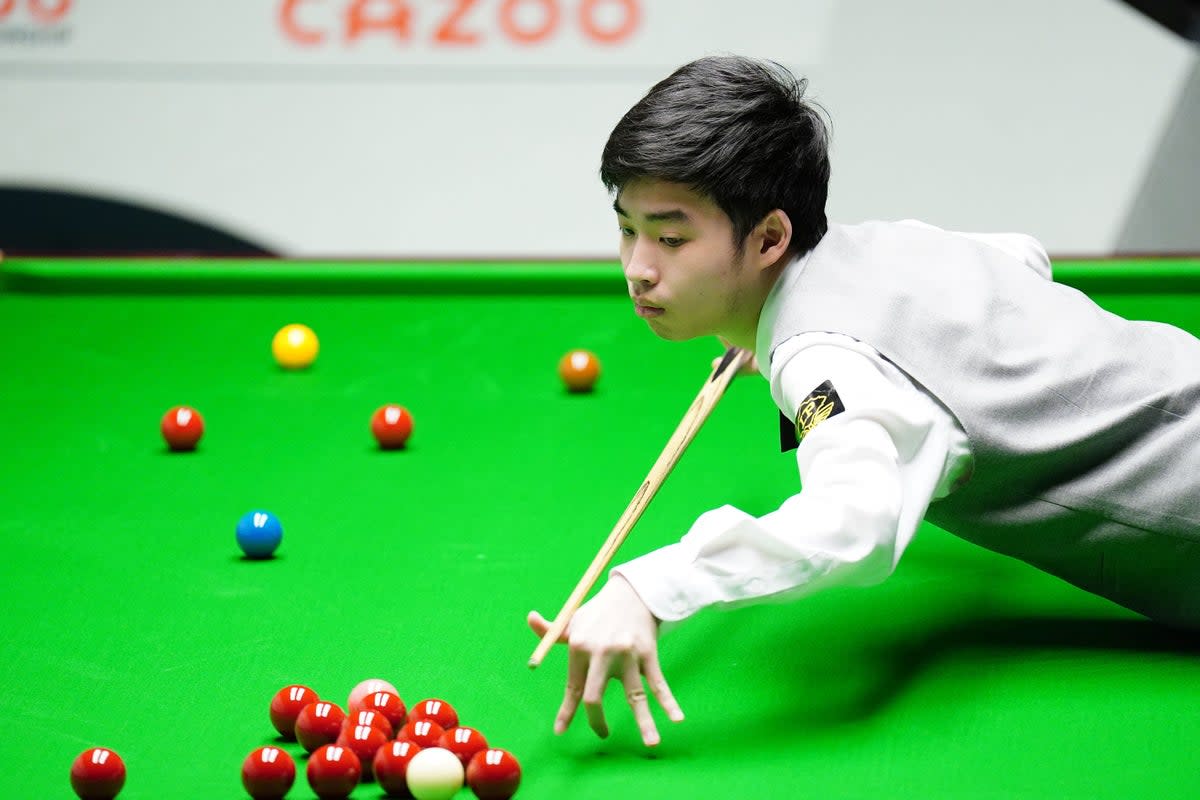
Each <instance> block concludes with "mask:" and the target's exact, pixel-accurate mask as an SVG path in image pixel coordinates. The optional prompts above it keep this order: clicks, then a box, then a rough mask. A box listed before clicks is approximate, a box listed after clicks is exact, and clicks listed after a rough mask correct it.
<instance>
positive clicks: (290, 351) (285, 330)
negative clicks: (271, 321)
mask: <svg viewBox="0 0 1200 800" xmlns="http://www.w3.org/2000/svg"><path fill="white" fill-rule="evenodd" d="M320 349H321V343H320V342H319V341H317V335H316V334H315V333H313V330H312V328H310V327H308V326H307V325H300V324H293V325H284V326H283V327H282V328H280V329H279V332H278V333H276V334H275V338H274V339H273V340H271V352H272V353H273V354H274V355H275V360H276V361H277V362H279V366H281V367H283V368H284V369H304V368H305V367H307V366H309V365H310V364H312V363H313V362H314V361H316V360H317V351H319V350H320Z"/></svg>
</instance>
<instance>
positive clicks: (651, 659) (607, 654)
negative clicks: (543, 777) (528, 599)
mask: <svg viewBox="0 0 1200 800" xmlns="http://www.w3.org/2000/svg"><path fill="white" fill-rule="evenodd" d="M528 622H529V627H530V628H532V629H533V632H534V633H536V634H537V635H538V636H539V637H541V636H542V635H543V634H545V632H546V631H547V630H548V629H549V628H550V622H549V621H548V620H547V619H546V618H545V617H543V616H542V615H541V614H539V613H538V612H536V611H530V612H529V617H528ZM559 641H560V642H565V643H566V644H567V645H568V649H569V652H568V655H567V691H566V694H565V696H564V697H563V702H562V706H561V707H560V708H559V709H558V716H557V717H556V718H555V720H554V732H555V733H562V732H563V731H565V730H566V729H567V726H568V725H569V724H570V723H571V720H572V719H573V718H574V716H575V711H576V710H577V709H578V708H579V701H580V700H581V699H582V700H583V707H584V709H585V710H586V711H587V716H588V724H589V725H591V727H592V730H594V731H595V732H596V734H597V735H598V736H600V737H602V738H603V737H606V736H608V723H607V722H606V721H605V719H604V705H603V699H604V687H605V685H606V684H607V683H608V681H609V680H619V681H620V682H621V684H622V686H623V687H624V689H625V699H626V701H627V702H628V703H629V707H630V708H631V709H633V717H634V719H635V720H636V721H637V724H638V728H639V729H641V732H642V742H643V743H645V745H646V746H647V747H653V746H654V745H656V744H658V743H659V741H660V739H659V735H658V729H657V728H656V727H655V726H654V718H653V717H652V716H651V715H650V703H649V700H648V699H647V697H646V690H645V688H643V686H642V677H643V676H645V678H646V684H647V685H648V686H649V687H650V691H651V693H652V694H653V695H654V697H655V699H656V700H658V704H659V705H660V706H662V708H663V710H664V711H665V712H666V713H667V716H668V717H669V718H670V719H671V720H672V721H673V722H680V721H682V720H683V711H682V710H680V708H679V704H678V703H676V702H675V697H674V695H672V694H671V689H670V687H669V686H667V680H666V678H664V677H663V674H662V669H661V668H660V667H659V664H658V620H656V619H655V618H654V615H653V614H651V613H650V609H648V608H646V605H645V604H644V603H643V602H642V599H641V598H640V597H638V594H637V592H635V591H634V590H633V587H632V586H630V585H629V582H628V581H626V580H625V579H624V578H622V577H620V576H619V575H614V576H612V578H610V579H609V581H608V583H606V584H605V585H604V588H602V589H601V590H600V591H599V592H597V593H596V596H595V597H593V598H592V599H591V600H589V601H588V602H587V603H586V604H584V605H583V607H582V608H580V609H579V610H578V611H577V612H575V616H574V617H572V618H571V623H570V624H569V625H568V626H567V630H566V631H565V632H564V633H563V636H562V638H561V639H559Z"/></svg>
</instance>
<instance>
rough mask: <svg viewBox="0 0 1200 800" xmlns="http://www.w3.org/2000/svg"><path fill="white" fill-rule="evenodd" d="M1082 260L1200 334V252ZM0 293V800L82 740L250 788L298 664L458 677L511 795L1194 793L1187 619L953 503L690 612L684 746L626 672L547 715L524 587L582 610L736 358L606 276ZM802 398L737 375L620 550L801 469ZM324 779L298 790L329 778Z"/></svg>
mask: <svg viewBox="0 0 1200 800" xmlns="http://www.w3.org/2000/svg"><path fill="white" fill-rule="evenodd" d="M1057 275H1058V279H1059V280H1061V281H1064V282H1067V283H1071V284H1073V285H1076V286H1077V287H1078V288H1080V289H1081V290H1083V291H1085V292H1088V293H1089V294H1090V295H1092V296H1093V297H1094V298H1095V299H1096V301H1097V302H1099V303H1100V304H1102V305H1104V306H1105V307H1108V308H1110V309H1111V310H1113V311H1115V312H1117V313H1120V314H1123V315H1125V316H1129V317H1137V318H1143V319H1157V320H1162V321H1166V322H1170V323H1173V324H1176V325H1179V326H1181V327H1183V328H1185V329H1188V330H1190V331H1192V332H1194V333H1197V334H1200V260H1197V259H1175V260H1149V259H1145V260H1138V261H1109V262H1067V263H1062V264H1060V265H1057ZM0 281H2V283H0V465H2V466H0V537H2V541H3V554H4V566H3V579H2V580H0V608H2V609H3V614H4V618H5V622H4V624H3V625H2V626H0V642H2V643H3V650H2V654H3V657H2V658H0V692H2V694H0V697H2V698H3V709H4V713H5V715H6V716H5V719H7V722H6V723H4V733H3V735H0V765H3V769H2V770H0V796H2V797H12V798H55V797H70V796H72V795H71V792H70V789H69V787H68V780H67V778H68V770H69V767H70V764H71V761H72V760H73V759H74V757H75V756H76V754H78V753H79V752H81V751H82V750H83V749H85V748H86V747H90V746H93V745H103V746H107V747H111V748H113V749H115V750H117V751H118V752H119V753H120V754H121V756H122V757H123V758H124V760H125V763H126V765H127V767H128V773H129V774H128V780H127V782H126V785H125V789H124V791H123V792H122V793H121V795H120V797H122V798H126V799H127V800H138V799H139V798H154V799H155V800H161V799H162V798H205V799H206V800H213V799H214V798H238V797H244V796H245V795H244V793H243V791H242V788H241V784H240V779H239V769H240V765H241V762H242V759H243V758H244V757H245V756H246V755H247V754H248V753H249V752H250V751H251V750H252V749H254V748H255V747H258V746H260V745H263V744H268V743H273V742H276V741H277V739H276V736H275V733H274V731H273V730H272V728H271V726H270V723H269V721H268V718H267V706H268V703H269V701H270V699H271V697H272V695H273V694H274V692H275V691H276V690H277V689H279V688H280V687H282V686H284V685H285V684H288V683H292V682H299V683H305V684H307V685H309V686H311V687H313V688H314V689H316V690H317V691H318V692H319V693H321V694H322V696H323V697H327V698H328V699H332V700H334V701H335V702H338V703H339V704H344V702H345V698H346V695H347V693H348V692H349V690H350V688H351V687H352V686H353V685H354V684H355V683H356V682H358V681H359V680H361V679H363V678H368V677H383V678H386V679H388V680H390V681H392V682H393V683H394V684H396V686H397V687H398V689H399V691H400V693H401V695H402V697H403V698H404V699H405V700H406V701H407V702H408V704H409V705H410V706H411V705H412V704H413V703H415V702H416V701H418V700H419V699H422V698H426V697H440V698H443V699H445V700H448V701H450V702H451V703H452V704H454V705H455V706H456V707H457V708H458V710H459V712H460V715H461V717H462V721H463V724H467V725H472V726H473V727H477V728H479V729H480V730H481V731H482V732H483V733H484V734H485V735H486V736H487V737H488V739H489V741H490V742H491V743H492V744H493V745H494V746H499V747H503V748H506V749H508V750H510V751H512V752H513V753H514V754H515V755H516V756H517V758H518V759H519V760H520V762H521V764H522V767H523V770H524V778H523V782H522V786H521V789H520V790H519V792H518V793H517V797H518V798H524V800H544V799H546V798H556V799H557V798H571V799H572V800H591V799H594V800H612V798H649V797H654V798H656V800H683V799H684V798H687V800H693V799H694V798H698V797H720V798H751V797H753V798H764V797H766V798H776V797H778V798H785V797H787V798H790V797H795V796H801V797H806V798H822V799H823V800H824V799H826V798H885V797H886V798H920V799H921V800H934V799H935V798H1028V797H1055V798H1089V799H1091V800H1094V799H1095V798H1121V800H1129V798H1139V797H1155V798H1168V797H1183V796H1191V792H1194V791H1195V790H1196V787H1197V786H1198V785H1200V639H1197V638H1195V637H1193V636H1192V635H1189V634H1185V633H1181V632H1176V631H1171V630H1168V629H1165V628H1161V627H1159V626H1156V625H1154V624H1152V623H1149V622H1147V621H1145V620H1143V619H1142V618H1140V617H1138V616H1137V615H1135V614H1133V613H1130V612H1127V611H1124V610H1122V609H1120V608H1118V607H1116V606H1114V605H1112V604H1110V603H1108V602H1107V601H1104V600H1101V599H1099V598H1096V597H1093V596H1090V595H1087V594H1085V593H1083V592H1080V591H1079V590H1076V589H1074V588H1072V587H1070V586H1067V585H1066V584H1064V583H1062V582H1060V581H1058V580H1057V579H1054V578H1052V577H1049V576H1047V575H1044V574H1042V573H1040V572H1037V571H1036V570H1034V569H1032V568H1030V567H1028V566H1026V565H1024V564H1021V563H1019V562H1016V561H1013V560H1011V559H1007V558H1004V557H1002V556H998V555H995V554H992V553H988V552H985V551H983V550H980V549H978V548H975V547H973V546H972V545H969V544H967V543H965V542H963V541H962V540H959V539H957V538H955V537H953V536H950V535H949V534H947V533H945V532H943V531H940V530H938V529H936V528H933V527H931V526H925V527H924V528H923V529H922V530H921V531H920V532H919V533H918V535H917V537H916V539H915V541H914V543H913V544H912V546H911V548H910V550H909V551H908V553H907V554H906V556H905V558H904V559H903V560H902V562H901V563H900V565H899V567H898V569H897V571H896V573H895V575H894V576H892V578H890V579H889V580H888V581H886V582H884V583H883V584H881V585H879V586H876V587H870V588H861V589H840V590H834V591H830V592H827V593H825V594H821V595H818V596H816V597H813V598H811V599H808V600H804V601H800V602H795V603H791V604H775V605H764V606H757V607H753V608H747V609H742V610H738V611H727V610H715V609H713V610H709V611H706V612H703V613H702V614H700V615H699V616H697V617H696V618H695V619H694V620H692V621H690V622H689V623H688V624H686V625H683V626H680V627H678V628H677V629H675V630H672V631H670V632H668V633H666V634H665V635H664V636H663V638H662V640H661V645H660V650H661V658H662V662H663V666H664V671H665V673H666V676H667V679H668V681H670V683H671V686H672V688H673V690H674V693H675V695H676V697H677V698H678V700H679V702H680V704H681V705H682V707H683V709H684V711H685V713H686V714H687V720H686V721H685V722H684V723H682V724H679V725H672V724H671V723H670V722H668V721H667V720H666V719H665V717H664V716H663V715H662V714H661V712H660V711H659V710H658V709H657V706H655V712H656V719H657V720H659V726H660V731H661V733H662V735H663V743H662V744H661V746H659V747H658V748H656V749H654V750H651V751H648V750H646V749H644V748H643V747H642V745H641V743H640V739H639V737H638V733H637V730H636V728H635V726H634V725H633V723H632V720H631V718H630V715H629V712H628V710H627V708H626V707H625V706H624V702H623V700H624V698H623V697H622V696H621V693H620V691H619V690H617V689H613V690H612V691H611V692H610V694H609V695H608V702H607V709H608V717H609V721H610V725H611V727H612V735H611V736H610V738H608V739H607V740H599V739H597V738H595V736H594V735H593V734H592V733H591V731H590V729H588V728H587V726H586V717H585V715H584V714H583V712H582V711H580V713H579V715H578V716H577V718H576V720H575V722H574V724H573V725H572V727H571V728H570V729H569V730H568V731H567V733H566V734H565V735H563V736H561V737H555V736H554V735H553V734H552V732H551V726H552V722H553V718H554V714H555V711H556V710H557V708H558V704H559V701H560V699H561V694H562V687H563V682H564V678H565V663H566V654H565V652H564V651H563V649H562V648H561V647H559V648H555V649H554V650H553V651H552V652H551V654H550V655H549V656H548V657H547V659H546V661H545V663H544V664H543V665H542V666H541V667H540V668H539V669H537V670H536V671H533V672H531V671H530V670H529V669H528V668H527V666H526V660H527V659H528V657H529V654H530V652H531V651H532V649H533V647H534V645H535V644H536V641H537V640H536V637H535V636H534V635H533V634H532V633H531V632H530V631H529V630H528V629H527V628H526V626H525V622H524V617H525V614H526V612H527V611H528V610H529V609H531V608H537V609H539V610H540V611H542V612H543V613H544V614H546V615H547V616H552V615H553V614H554V613H555V612H557V610H558V608H559V606H560V605H561V604H562V602H563V600H564V599H565V597H566V596H567V594H568V593H569V591H570V590H571V588H572V587H573V586H574V584H575V582H576V581H577V580H578V578H579V576H580V575H581V574H582V572H583V570H584V568H585V567H586V565H587V563H588V562H589V560H590V559H591V557H592V556H593V554H594V553H595V551H596V549H597V548H598V546H599V544H600V543H601V542H602V541H603V539H604V537H605V536H606V535H607V534H608V532H609V530H610V529H611V528H612V526H613V524H614V523H615V522H616V519H617V517H618V516H619V514H620V512H621V511H622V510H623V509H624V508H625V506H626V504H627V503H628V502H629V500H630V498H631V496H632V494H633V492H634V491H635V490H636V489H637V487H638V485H639V484H640V482H641V481H642V479H643V478H644V477H645V475H646V472H647V471H648V470H649V468H650V465H651V464H652V463H653V461H654V459H655V458H656V457H657V455H658V453H659V452H660V450H661V449H662V447H663V445H664V444H665V443H666V441H667V439H668V437H669V436H670V434H671V432H672V431H673V430H674V428H675V425H676V424H677V423H678V421H679V419H680V418H681V416H682V414H683V412H684V411H685V410H686V408H687V407H688V405H689V403H690V402H691V400H692V398H693V397H694V396H695V393H696V392H697V391H698V389H699V388H700V385H701V383H702V382H703V380H704V378H705V377H706V376H707V374H708V370H709V364H710V359H711V358H712V357H713V356H714V355H716V354H718V352H719V346H718V345H717V344H716V343H715V342H714V341H691V342H685V343H667V342H663V341H660V340H659V339H657V338H656V337H655V336H653V335H652V334H651V333H650V332H649V331H648V330H647V329H646V326H645V325H644V324H643V323H642V322H641V321H640V320H638V319H636V318H635V317H634V315H633V314H632V313H631V311H630V308H629V304H628V300H627V299H626V298H625V296H624V284H623V281H622V279H621V276H620V272H619V269H618V268H617V267H616V266H615V264H609V263H599V262H596V263H561V264H559V263H548V264H547V263H542V264H532V263H531V264H516V263H494V264H455V263H421V264H417V263H374V262H372V263H363V262H351V263H319V262H285V261H225V260H201V259H192V260H188V259H179V260H171V259H159V260H104V259H97V260H49V259H19V258H18V259H13V258H10V259H8V260H7V261H4V262H2V263H0ZM295 321H300V322H305V323H307V324H308V325H310V326H312V327H313V328H314V329H315V330H316V332H317V334H318V335H319V336H320V338H321V345H322V347H321V353H320V356H319V358H318V359H317V362H316V363H315V365H314V366H313V367H312V368H311V369H308V370H305V371H300V372H286V371H284V370H282V369H280V368H279V367H277V365H276V364H275V363H274V362H273V360H272V358H271V354H270V341H271V337H272V335H273V334H274V332H275V331H276V330H277V329H278V328H279V327H281V326H282V325H284V324H286V323H289V322H295ZM575 347H584V348H588V349H591V350H593V351H594V352H596V353H597V354H598V355H599V357H600V359H601V361H602V364H603V372H602V375H601V378H600V381H599V383H598V385H597V387H596V390H595V391H594V392H593V393H591V394H585V395H571V394H568V393H566V392H565V391H564V390H563V388H562V386H561V385H560V383H559V379H558V377H557V374H556V364H557V361H558V358H559V357H560V356H561V354H562V353H564V352H565V351H567V350H568V349H571V348H575ZM385 402H397V403H401V404H403V405H405V406H407V407H408V408H409V409H410V410H411V411H412V413H413V416H414V418H415V432H414V434H413V437H412V439H411V440H410V442H409V445H408V447H407V448H405V449H404V450H400V451H392V452H383V451H380V450H379V449H378V448H377V447H376V446H375V443H374V441H373V440H372V438H371V436H370V433H369V430H368V422H369V418H370V415H371V412H372V411H373V410H374V409H375V408H376V407H377V406H380V405H382V404H384V403H385ZM178 404H188V405H192V406H194V407H196V408H197V409H198V410H199V411H200V412H201V413H202V414H203V415H204V418H205V422H206V426H207V430H206V432H205V435H204V438H203V439H202V441H201V442H200V446H199V449H198V450H197V451H196V452H195V453H190V454H177V453H169V452H167V450H166V448H165V446H164V444H163V442H162V440H161V439H160V437H159V432H158V424H159V419H160V417H161V415H162V414H163V412H164V411H165V410H166V409H167V408H168V407H171V406H173V405H178ZM777 419H778V417H777V414H776V412H775V411H774V409H773V406H772V404H771V401H770V397H769V394H768V391H767V386H766V383H765V381H762V380H760V379H758V378H756V377H744V378H739V379H738V380H736V381H734V383H733V385H732V386H731V387H730V389H729V391H728V393H727V395H726V397H725V398H724V399H723V400H722V402H721V404H720V405H719V406H718V407H717V409H716V410H715V411H714V413H713V415H712V416H711V417H710V419H709V421H708V422H707V423H706V425H705V427H704V429H703V430H701V431H700V433H699V435H698V436H697V438H696V440H695V441H694V442H693V444H692V446H691V447H690V449H689V450H688V452H687V453H686V454H685V455H684V457H683V459H682V461H681V462H680V464H679V466H678V467H677V468H676V469H675V471H674V473H673V474H672V475H671V477H670V479H669V480H668V481H667V482H666V484H665V486H664V487H663V489H662V491H661V492H660V494H659V495H658V497H657V498H656V499H655V501H654V502H653V503H652V504H651V506H650V508H649V509H648V510H647V512H646V514H645V516H644V517H643V518H642V520H641V522H640V523H639V524H638V526H637V527H636V528H635V529H634V531H633V534H632V536H631V537H630V538H629V540H628V541H627V542H626V543H625V545H624V547H623V549H622V551H621V553H620V555H619V556H618V560H623V559H625V558H630V557H633V556H634V555H636V554H638V553H640V552H643V551H645V550H648V549H650V548H653V547H656V546H659V545H661V544H665V543H667V542H670V541H674V540H675V539H677V538H678V537H679V536H680V535H681V534H682V533H683V532H684V531H685V530H686V529H687V527H688V526H689V525H690V524H691V522H692V521H693V519H694V518H695V517H696V515H697V514H699V513H701V512H702V511H705V510H707V509H709V508H713V507H716V506H718V505H720V504H722V503H726V502H728V503H732V504H734V505H736V506H738V507H740V508H743V509H745V510H747V511H750V512H752V513H760V514H761V513H765V512H766V511H769V510H771V509H773V508H774V507H775V506H776V505H777V504H778V503H779V502H780V501H782V500H783V499H784V498H785V497H786V496H787V495H788V494H790V493H791V492H792V491H794V489H795V485H796V474H795V461H794V456H793V455H792V454H781V453H780V452H779V449H778V438H777V436H778V426H777ZM1167 466H1168V465H1164V467H1167ZM747 476H753V477H752V478H748V477H747ZM254 508H265V509H268V510H271V511H273V512H274V513H276V514H277V515H278V516H279V518H280V519H281V520H282V522H283V526H284V538H283V544H282V546H281V547H280V549H279V551H278V553H277V555H276V557H275V558H273V559H271V560H267V561H249V560H245V559H243V558H242V557H241V554H240V552H239V551H238V549H237V547H236V544H235V541H234V526H235V524H236V522H237V520H238V518H239V516H240V515H241V514H243V513H244V512H245V511H247V510H250V509H254ZM285 748H286V749H288V750H289V751H290V752H291V753H293V754H294V755H299V754H300V753H301V752H302V751H300V749H299V748H298V747H297V746H296V745H295V744H289V745H285ZM297 767H298V775H297V781H296V785H295V786H294V787H293V789H292V790H291V792H290V793H289V795H288V797H290V798H311V797H313V796H314V795H313V793H312V792H311V791H310V790H309V788H308V785H307V783H306V781H305V779H304V776H303V770H304V761H303V760H302V759H298V761H297ZM380 795H381V792H380V790H379V789H378V788H377V787H376V786H375V785H374V784H367V785H364V786H360V787H359V788H358V789H356V790H355V792H354V793H353V794H352V795H351V796H352V797H357V798H364V797H365V798H377V797H379V796H380ZM459 797H472V795H470V793H469V792H468V791H467V790H466V789H464V790H463V793H462V794H460V795H459Z"/></svg>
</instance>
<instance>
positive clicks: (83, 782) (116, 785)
mask: <svg viewBox="0 0 1200 800" xmlns="http://www.w3.org/2000/svg"><path fill="white" fill-rule="evenodd" d="M124 785H125V762H124V761H122V760H121V757H120V756H119V755H117V754H116V753H114V752H113V751H112V750H109V749H108V748H106V747H92V748H89V749H87V750H84V751H83V752H82V753H80V754H79V755H78V756H77V757H76V758H75V761H74V763H72V764H71V788H72V789H74V790H75V794H77V795H79V797H80V798H81V799H82V800H112V798H114V797H116V796H117V792H119V791H121V787H122V786H124Z"/></svg>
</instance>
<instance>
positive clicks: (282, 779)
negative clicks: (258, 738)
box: [242, 745, 296, 800]
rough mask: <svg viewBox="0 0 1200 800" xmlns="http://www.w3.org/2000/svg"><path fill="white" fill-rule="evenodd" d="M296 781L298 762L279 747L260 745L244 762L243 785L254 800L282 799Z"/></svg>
mask: <svg viewBox="0 0 1200 800" xmlns="http://www.w3.org/2000/svg"><path fill="white" fill-rule="evenodd" d="M295 782H296V762H295V761H293V760H292V757H291V756H290V755H288V754H287V753H286V752H285V751H283V750H280V749H279V748H278V747H271V746H270V745H268V746H266V747H260V748H258V749H257V750H255V751H254V752H252V753H251V754H250V755H248V756H246V760H245V761H243V762H242V786H244V787H245V788H246V793H247V794H249V795H250V796H251V797H253V798H254V800H280V799H281V798H282V797H283V796H284V795H285V794H287V793H288V789H291V788H292V784H293V783H295Z"/></svg>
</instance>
